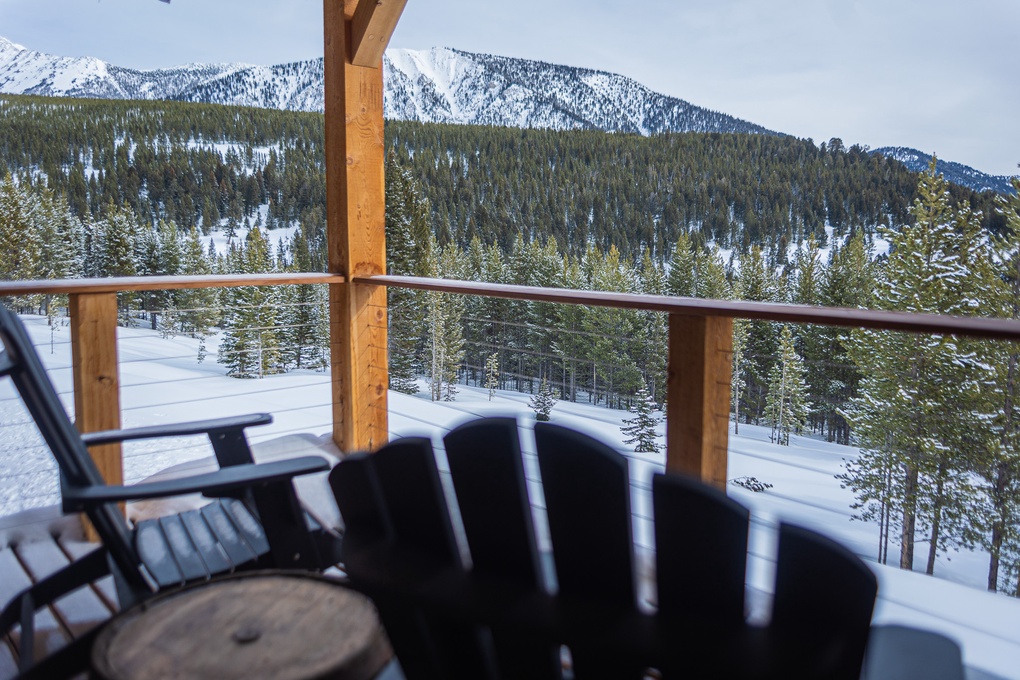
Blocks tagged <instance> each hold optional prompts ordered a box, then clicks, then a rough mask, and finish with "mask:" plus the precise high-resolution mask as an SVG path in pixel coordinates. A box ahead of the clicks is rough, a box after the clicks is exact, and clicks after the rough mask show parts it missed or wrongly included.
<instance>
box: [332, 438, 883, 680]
mask: <svg viewBox="0 0 1020 680" xmlns="http://www.w3.org/2000/svg"><path fill="white" fill-rule="evenodd" d="M535 437H536V443H537V450H538V468H539V472H540V474H541V489H542V496H543V497H544V502H545V507H546V511H547V515H548V524H549V537H550V540H551V544H552V552H551V555H548V556H543V554H542V553H540V551H539V550H538V547H537V546H538V543H537V540H536V535H535V529H534V524H533V519H532V509H531V505H530V503H529V495H528V491H527V486H526V481H525V465H524V462H523V460H522V457H521V451H520V444H519V441H518V433H517V423H516V421H515V420H514V419H512V418H485V419H480V420H477V421H474V422H471V423H468V424H466V425H463V426H461V427H459V428H456V429H455V430H453V431H451V432H450V433H449V434H448V435H447V436H446V438H445V447H446V455H447V459H448V461H449V469H450V475H451V478H452V481H453V487H454V492H455V496H456V509H455V512H456V513H457V514H459V516H460V518H461V520H462V523H463V528H464V535H465V538H466V543H467V548H468V551H469V552H470V560H465V559H464V558H463V557H462V555H461V549H460V548H459V547H458V545H457V541H456V540H455V533H454V528H453V526H454V525H453V522H452V520H451V508H450V507H448V506H447V495H446V494H445V492H444V491H443V488H442V486H441V484H440V474H439V472H438V470H437V467H436V462H435V458H434V455H433V451H432V446H431V442H430V441H429V440H428V439H416V438H412V439H401V440H397V441H395V442H393V443H391V444H389V445H387V446H384V447H382V449H380V450H379V451H378V452H377V453H375V454H371V455H359V456H354V457H349V458H347V459H346V460H344V461H343V462H341V463H340V464H339V465H338V466H337V467H336V468H334V470H333V472H332V473H331V475H330V483H331V485H332V487H333V490H334V493H335V494H336V497H337V501H338V503H339V505H340V510H341V513H342V514H343V516H344V519H345V522H346V526H347V533H346V543H345V546H344V557H345V565H346V569H347V572H348V574H349V576H350V577H351V580H352V583H353V584H354V585H355V586H356V587H360V588H361V589H363V590H364V591H365V592H366V593H368V594H369V595H370V596H371V597H373V599H375V600H376V602H377V604H378V605H379V610H380V614H381V616H382V620H383V624H384V626H385V627H386V629H387V631H388V633H389V635H390V639H391V641H392V643H393V646H394V650H395V652H396V654H397V657H398V659H399V660H400V663H401V665H402V667H403V669H404V672H405V674H406V676H407V678H408V679H409V680H417V679H419V678H456V679H459V678H465V679H466V678H472V679H474V678H537V679H545V678H549V679H558V678H561V677H564V670H563V666H564V664H563V663H562V662H561V659H562V658H564V654H563V652H562V650H563V648H564V647H565V648H566V649H568V650H569V657H570V664H569V665H570V666H571V667H572V673H573V677H575V678H577V679H578V680H586V679H591V678H607V679H608V678H613V679H614V680H620V679H625V678H635V679H638V678H642V677H643V676H644V675H645V673H646V672H647V671H648V669H656V670H657V671H658V672H659V673H660V674H661V676H662V677H666V678H670V677H675V678H679V677H685V678H686V677H692V678H698V677H718V678H759V677H761V678H779V677H782V678H836V679H840V678H845V679H847V680H850V679H853V680H858V678H859V676H860V673H861V665H862V659H863V657H864V651H865V646H866V644H867V639H868V633H869V626H870V620H871V613H872V608H873V606H874V602H875V596H876V592H877V582H876V579H875V577H874V575H873V574H872V573H871V571H870V570H869V569H868V568H867V567H865V566H864V564H863V563H862V562H861V561H860V560H859V559H858V558H857V557H856V556H854V555H852V554H851V553H849V552H848V551H846V550H845V549H843V548H842V547H840V546H839V545H837V544H835V543H833V542H832V541H830V540H828V539H826V538H824V537H822V536H820V535H818V534H816V533H814V532H811V531H808V530H806V529H803V528H800V527H796V526H792V525H788V524H783V525H782V526H781V528H780V536H779V556H778V564H777V578H776V589H775V604H774V614H773V616H772V620H771V622H770V623H769V624H768V625H766V626H758V625H752V624H749V623H748V622H747V621H746V619H745V602H744V592H745V564H746V561H747V536H748V518H749V513H748V511H747V509H746V508H744V507H742V506H741V505H739V504H738V503H736V502H735V501H733V500H732V499H729V498H727V497H726V496H725V494H723V493H722V492H720V491H718V490H716V489H714V488H710V487H707V486H705V485H702V484H701V483H699V482H696V481H692V480H688V479H684V478H681V477H677V476H673V475H661V474H660V475H656V476H655V478H654V481H653V490H652V493H653V505H654V513H655V540H656V564H657V568H656V572H657V574H656V580H657V593H658V595H657V610H656V611H655V612H654V613H650V612H648V611H647V610H645V609H642V608H641V607H639V606H638V604H637V595H636V592H637V581H636V576H635V567H634V562H635V560H634V547H633V538H632V535H631V533H632V532H631V512H630V486H629V480H628V473H627V463H626V460H625V459H624V458H623V457H622V456H621V455H619V454H618V453H616V452H615V451H613V450H612V449H610V448H609V447H607V446H605V445H604V444H602V443H600V442H598V441H596V440H594V439H592V438H591V437H588V436H586V435H583V434H580V433H577V432H574V431H571V430H569V429H566V428H563V427H559V426H556V425H553V424H549V423H537V424H536V426H535ZM546 557H549V558H551V560H552V569H551V570H550V569H547V568H546V563H545V561H546ZM550 571H553V572H554V576H553V575H551V574H549V572H550Z"/></svg>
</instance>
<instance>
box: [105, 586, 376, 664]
mask: <svg viewBox="0 0 1020 680" xmlns="http://www.w3.org/2000/svg"><path fill="white" fill-rule="evenodd" d="M391 656H392V651H391V650H390V647H389V643H388V642H387V640H386V637H385V634H384V633H383V629H382V625H381V624H380V623H379V619H378V616H377V614H376V612H375V608H374V607H373V606H372V604H371V602H370V601H369V600H368V599H367V598H366V597H364V596H362V595H360V594H358V593H355V592H354V591H352V590H349V589H347V588H344V587H341V586H339V585H338V584H336V583H335V582H330V581H328V580H327V579H324V578H322V577H315V576H310V575H300V574H298V575H287V576H285V575H282V574H275V573H262V574H257V573H256V574H253V575H245V576H241V577H233V578H227V579H217V580H214V581H210V582H207V583H204V584H201V585H198V586H195V587H192V588H187V589H185V590H183V591H179V592H177V593H173V594H170V595H167V596H164V597H161V598H157V599H155V600H150V601H149V602H148V603H146V605H145V606H143V607H137V608H135V609H132V610H129V611H128V612H126V613H125V614H124V615H123V616H121V617H119V618H118V619H116V620H115V621H114V623H113V624H112V625H111V626H110V627H108V628H107V629H105V630H104V631H103V633H101V634H100V637H99V638H98V639H97V641H96V644H95V648H94V650H93V667H94V670H95V671H96V672H97V674H98V676H99V677H102V678H117V679H118V680H128V679H133V678H139V679H140V678H146V679H148V678H170V677H174V678H221V679H223V680H229V679H231V678H274V679H277V680H281V679H283V678H295V679H298V678H339V679H343V680H363V679H364V680H367V679H368V678H371V677H374V675H375V674H376V673H377V672H378V671H379V670H380V669H381V668H382V666H383V665H385V663H386V662H387V661H388V660H389V658H390V657H391Z"/></svg>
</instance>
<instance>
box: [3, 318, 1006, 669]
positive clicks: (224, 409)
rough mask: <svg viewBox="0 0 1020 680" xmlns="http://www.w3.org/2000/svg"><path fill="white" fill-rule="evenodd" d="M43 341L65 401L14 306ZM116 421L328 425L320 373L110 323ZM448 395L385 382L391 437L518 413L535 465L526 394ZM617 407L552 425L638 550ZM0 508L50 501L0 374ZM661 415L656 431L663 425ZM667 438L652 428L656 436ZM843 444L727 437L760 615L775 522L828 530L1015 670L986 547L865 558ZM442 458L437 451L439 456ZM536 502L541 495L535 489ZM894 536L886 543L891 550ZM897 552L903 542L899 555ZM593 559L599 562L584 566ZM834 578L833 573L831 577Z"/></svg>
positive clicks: (939, 619) (180, 458) (894, 608)
mask: <svg viewBox="0 0 1020 680" xmlns="http://www.w3.org/2000/svg"><path fill="white" fill-rule="evenodd" d="M23 318H24V320H25V322H26V324H27V326H28V328H29V332H30V334H31V336H32V338H33V341H34V342H35V343H36V345H37V346H38V348H39V352H40V354H41V355H42V357H43V361H44V363H45V364H46V366H47V368H48V370H49V371H50V375H51V378H52V379H53V381H54V383H55V384H56V385H57V389H58V390H59V392H60V393H61V396H62V398H63V399H64V402H65V405H66V406H67V407H68V409H69V410H71V406H72V399H71V369H70V332H69V329H68V328H67V326H66V325H65V326H60V325H58V326H56V327H55V329H51V328H50V327H49V326H47V323H46V319H45V318H43V317H31V316H29V317H23ZM118 350H119V359H120V362H121V363H120V380H121V394H122V397H121V399H122V409H123V424H124V426H125V427H133V426H140V425H149V424H157V423H169V422H176V421H182V420H191V419H197V418H210V417H216V416H225V415H237V414H242V413H250V412H256V411H266V412H270V413H272V414H273V416H274V418H275V420H274V423H273V424H272V425H270V426H268V427H261V428H254V429H252V430H250V431H249V436H250V439H251V440H252V441H253V442H260V441H266V440H269V439H273V438H277V437H280V436H283V435H288V434H298V433H310V434H313V435H325V434H327V433H328V432H329V431H330V418H331V416H330V405H329V402H330V394H329V376H328V374H326V373H318V372H314V371H294V372H291V373H287V374H285V375H280V376H271V377H266V378H264V379H261V380H237V379H233V378H227V377H226V376H225V373H226V368H225V367H223V366H221V365H219V364H217V363H216V360H215V356H216V344H215V338H211V339H210V340H209V342H208V347H207V351H208V355H207V357H206V358H205V360H204V361H203V362H201V363H199V362H198V361H197V360H196V357H197V355H198V341H197V340H194V339H191V338H185V337H177V338H161V337H160V335H159V334H158V333H156V332H154V331H151V330H148V329H146V328H120V329H118ZM459 389H460V392H459V394H458V395H457V399H456V401H454V402H438V403H433V402H431V401H429V400H428V397H427V396H426V395H424V394H419V395H417V396H408V395H404V394H398V393H394V392H390V395H389V429H390V435H391V437H397V436H402V435H426V436H431V437H433V438H434V440H435V441H436V444H437V450H438V451H440V459H442V455H441V452H442V447H441V444H442V442H441V436H442V435H443V434H444V433H445V432H447V431H448V430H449V429H450V428H452V427H454V426H456V425H457V424H459V423H461V422H463V421H465V420H467V419H470V418H472V417H475V416H482V415H514V416H517V417H518V420H519V423H520V424H521V428H522V442H523V445H524V448H525V454H526V463H527V468H528V473H529V477H530V478H532V479H534V478H536V477H537V475H538V473H537V470H536V468H537V465H536V464H535V461H534V458H533V451H534V446H533V442H532V440H531V435H530V432H529V430H530V429H531V428H532V427H533V424H534V414H533V412H532V410H531V409H530V408H529V406H528V401H529V398H530V397H529V395H526V394H519V393H516V392H502V391H500V392H497V394H496V396H495V398H494V399H493V400H492V401H489V400H488V393H487V391H486V390H483V389H479V388H474V387H466V386H463V385H461V386H459ZM628 416H629V414H628V413H626V412H624V411H616V410H610V409H606V408H602V407H594V406H591V405H588V404H573V403H569V402H559V403H557V405H556V407H555V408H554V409H553V411H552V420H553V422H555V423H559V424H562V425H566V426H569V427H572V428H575V429H578V430H581V431H584V432H587V433H589V434H591V435H593V436H595V437H598V438H599V439H601V440H603V441H605V442H607V443H608V444H610V445H611V446H612V447H613V448H615V449H616V450H618V451H619V452H620V453H622V454H623V455H625V456H627V457H628V459H629V461H630V473H631V488H632V501H633V511H634V516H635V519H634V529H635V539H636V542H637V543H638V544H639V546H640V548H639V549H640V550H641V552H642V554H641V555H639V557H647V556H648V554H649V551H650V549H651V547H652V540H651V522H650V519H649V517H650V516H651V499H650V491H649V488H650V484H651V475H652V474H653V473H655V472H658V471H661V470H662V469H663V456H662V455H661V454H659V455H655V454H635V453H634V452H633V451H630V450H628V447H627V446H625V445H624V444H623V436H622V435H621V433H620V425H621V423H622V421H623V419H625V418H627V417H628ZM0 423H2V424H3V430H2V431H3V434H4V436H3V437H0V461H2V463H0V465H2V470H3V473H2V477H0V516H6V515H11V514H14V513H16V512H19V511H22V510H25V509H28V508H32V507H40V506H47V505H54V504H56V503H57V502H58V487H57V480H56V474H55V471H54V465H53V463H52V461H51V460H50V458H49V454H48V453H47V451H46V450H45V449H44V448H43V447H42V446H41V444H40V440H39V437H38V434H37V433H36V432H35V430H34V426H33V425H32V424H31V423H30V422H29V421H28V417H27V413H26V412H25V411H24V409H23V408H22V407H21V405H20V402H19V401H18V400H17V399H16V395H15V392H14V390H13V387H12V386H11V385H10V383H9V381H6V380H5V381H3V384H0ZM662 433H663V432H662V426H661V425H660V435H662ZM662 441H664V440H662V439H660V443H661V442H662ZM857 453H858V452H857V450H856V449H854V448H851V447H846V446H839V445H836V444H830V443H826V442H823V441H819V440H817V439H814V438H810V437H796V436H794V437H791V445H790V446H789V447H786V446H778V445H775V444H771V443H770V442H769V441H768V430H767V429H765V428H760V427H754V426H749V425H741V426H740V434H739V435H734V434H733V432H732V430H731V434H730V444H729V454H730V455H729V473H728V477H729V478H730V479H733V478H737V477H742V476H753V477H756V478H757V479H759V480H761V481H763V482H767V483H769V484H772V485H773V486H772V488H771V489H768V490H766V491H764V492H762V493H754V492H751V491H748V490H746V489H743V488H740V487H738V486H736V485H733V484H730V485H729V487H728V492H729V494H730V496H731V497H733V498H735V499H736V500H738V501H739V502H741V503H743V504H745V505H746V506H748V507H749V508H750V509H751V512H752V533H751V544H750V555H751V557H750V560H749V564H748V566H749V588H750V593H749V594H750V598H749V600H750V602H751V603H752V604H753V605H754V607H755V609H756V611H755V614H756V615H757V616H758V617H765V616H767V606H768V604H767V600H768V598H767V596H765V595H763V593H767V592H769V591H771V589H772V586H771V580H772V578H773V568H774V559H775V549H776V544H775V543H776V542H775V527H776V525H777V522H778V521H780V520H784V521H791V522H795V523H798V524H801V525H804V526H807V527H809V528H812V529H816V530H820V531H823V532H825V533H826V534H828V535H830V536H832V537H834V538H836V539H837V540H839V541H841V542H842V543H844V544H845V545H847V546H848V547H849V548H850V549H851V550H853V551H854V552H856V553H857V554H858V555H860V556H861V557H863V558H864V559H865V560H867V561H868V562H869V565H870V566H871V567H872V568H873V569H875V571H876V572H877V574H878V576H879V580H880V590H879V602H878V606H877V609H876V614H875V619H876V621H877V622H881V623H891V622H900V623H906V624H909V625H914V626H918V627H923V628H930V629H936V630H939V631H942V632H944V633H946V634H948V635H950V636H952V637H953V638H955V639H956V640H958V641H959V642H960V643H961V644H962V645H963V648H964V656H965V662H966V663H967V664H968V666H970V667H971V668H972V670H975V671H976V672H975V673H973V674H972V675H973V676H974V677H980V672H981V671H985V672H988V673H992V674H994V675H997V676H1001V677H1006V678H1009V677H1016V678H1020V600H1018V599H1016V598H1009V597H1006V596H1004V595H996V594H991V593H988V592H985V591H984V583H985V580H986V574H987V568H988V558H987V555H986V554H985V553H983V552H980V551H977V552H972V551H961V552H953V553H950V554H948V555H943V556H940V558H939V560H938V562H937V563H936V567H935V573H936V576H937V578H932V577H928V576H925V575H923V574H918V573H910V572H904V571H902V570H900V569H896V568H892V567H884V566H880V565H877V564H875V563H874V559H875V555H876V554H877V550H878V529H877V526H876V525H874V524H871V523H864V522H859V521H851V519H850V507H849V506H850V503H851V502H852V500H853V496H852V494H851V492H850V491H848V490H844V489H841V488H840V486H839V482H838V481H837V480H836V479H835V477H834V476H835V475H836V474H838V473H839V472H840V471H841V469H842V468H841V465H842V462H843V460H844V459H847V458H852V457H854V456H856V455H857ZM210 455H211V451H210V449H209V448H208V447H207V446H206V445H205V443H204V440H203V438H188V439H185V440H180V439H179V440H174V442H173V444H169V443H168V442H167V441H166V440H163V441H158V440H157V441H147V442H131V443H129V444H127V445H125V449H124V470H125V479H126V481H128V482H134V481H138V480H140V479H144V478H145V477H147V476H149V475H152V474H155V473H156V472H159V471H160V470H163V469H165V468H167V467H169V466H171V465H174V464H177V463H181V462H186V461H190V460H197V459H200V458H206V457H208V456H210ZM440 464H441V465H442V461H440ZM532 496H533V501H534V502H535V503H536V505H538V506H541V498H540V494H539V493H536V489H535V488H534V487H533V488H532ZM896 552H897V551H896V546H895V545H893V546H892V547H891V548H890V553H891V554H893V553H896ZM897 554H898V553H897ZM925 558H926V552H925V551H924V550H923V548H922V549H919V550H918V556H917V561H916V565H915V566H916V568H918V569H923V565H924V560H925ZM593 568H597V565H596V566H593ZM838 586H839V584H833V587H834V588H837V587H838Z"/></svg>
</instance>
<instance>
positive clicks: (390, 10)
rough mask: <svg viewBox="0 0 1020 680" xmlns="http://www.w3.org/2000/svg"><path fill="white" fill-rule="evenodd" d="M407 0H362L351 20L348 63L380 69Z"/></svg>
mask: <svg viewBox="0 0 1020 680" xmlns="http://www.w3.org/2000/svg"><path fill="white" fill-rule="evenodd" d="M406 4H407V0H361V2H359V3H358V7H357V9H356V10H355V11H354V17H353V18H352V19H351V50H350V51H351V55H350V56H351V63H352V64H354V65H355V66H365V67H368V68H379V67H381V66H382V57H383V52H385V51H386V46H387V45H388V44H389V42H390V37H392V35H393V29H395V28H396V27H397V22H398V21H400V15H401V14H402V13H403V12H404V5H406Z"/></svg>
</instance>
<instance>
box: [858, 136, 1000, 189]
mask: <svg viewBox="0 0 1020 680" xmlns="http://www.w3.org/2000/svg"><path fill="white" fill-rule="evenodd" d="M871 153H878V154H882V155H883V156H888V157H889V158H894V159H896V160H898V161H899V162H900V163H903V164H904V165H905V166H907V167H908V168H910V169H911V170H913V171H914V172H924V171H926V170H927V169H928V166H929V165H930V164H931V154H927V153H924V152H923V151H918V150H917V149H910V148H907V147H903V146H883V147H882V148H880V149H872V150H871ZM935 170H936V171H937V172H940V173H942V174H943V175H944V176H945V178H946V179H947V180H949V181H950V182H952V183H953V184H959V185H960V186H963V187H967V188H969V189H973V190H974V191H995V192H998V193H1000V194H1013V193H1016V192H1015V191H1014V190H1013V185H1012V184H1010V182H1009V179H1010V178H1009V177H1007V176H1005V175H987V174H985V173H983V172H981V171H980V170H975V169H974V168H972V167H970V166H969V165H963V164H962V163H954V162H953V161H944V160H942V159H941V158H939V159H938V160H936V161H935Z"/></svg>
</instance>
